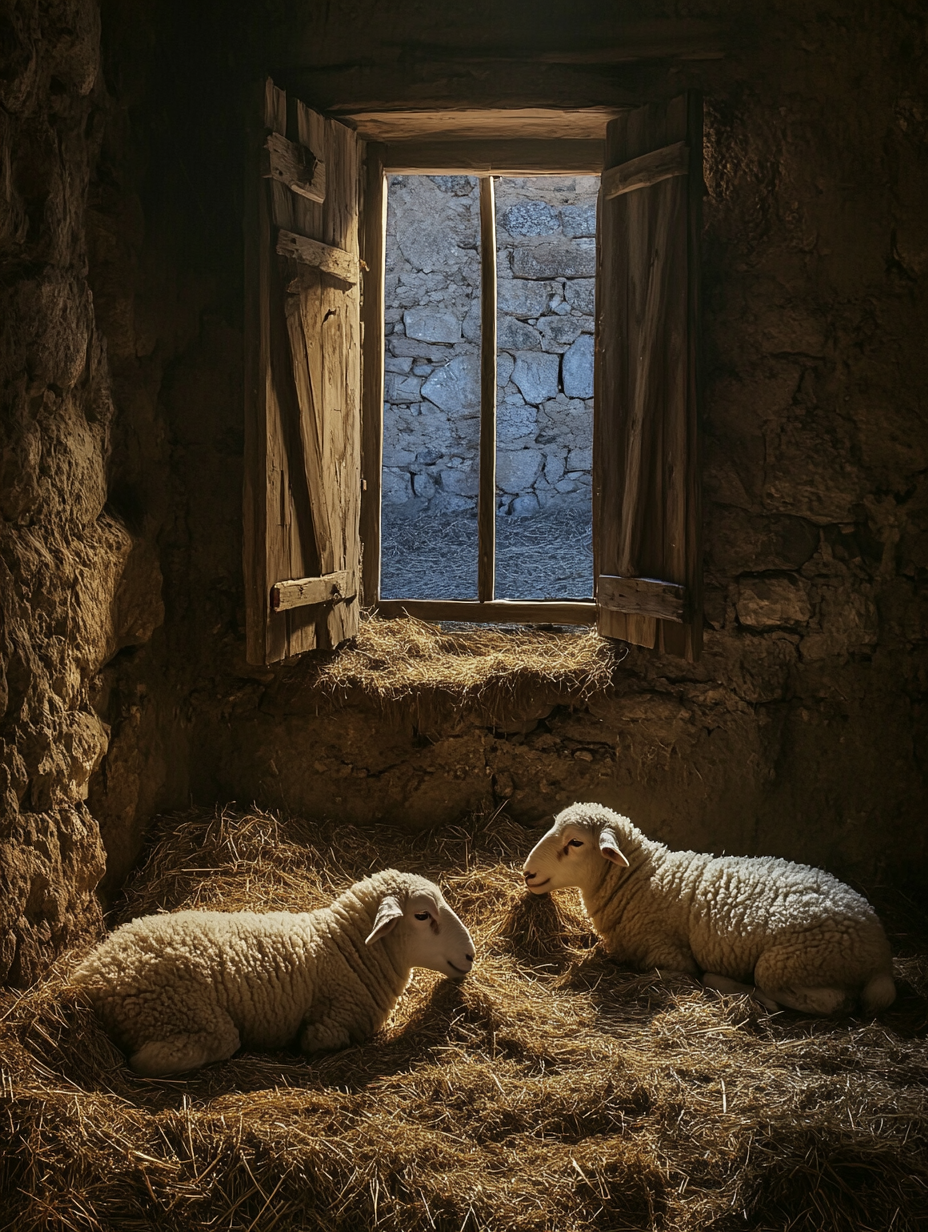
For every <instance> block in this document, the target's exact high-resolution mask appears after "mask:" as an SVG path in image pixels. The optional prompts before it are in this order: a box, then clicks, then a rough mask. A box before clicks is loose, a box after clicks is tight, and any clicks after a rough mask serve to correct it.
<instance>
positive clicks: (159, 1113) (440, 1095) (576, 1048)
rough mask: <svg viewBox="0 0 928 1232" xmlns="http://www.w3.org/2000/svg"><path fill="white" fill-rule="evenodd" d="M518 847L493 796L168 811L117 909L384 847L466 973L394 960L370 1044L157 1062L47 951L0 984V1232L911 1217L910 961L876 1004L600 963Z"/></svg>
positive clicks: (522, 1227) (293, 893) (288, 891)
mask: <svg viewBox="0 0 928 1232" xmlns="http://www.w3.org/2000/svg"><path fill="white" fill-rule="evenodd" d="M530 842H531V836H529V835H527V834H526V833H525V832H524V831H523V830H522V829H521V827H519V826H516V825H514V824H513V823H512V822H509V821H507V820H506V818H505V817H504V816H499V817H496V818H495V819H493V820H492V822H491V821H490V819H489V818H484V819H476V820H475V822H474V824H473V825H472V826H471V827H460V828H458V829H455V830H445V831H442V832H440V833H436V834H434V835H432V836H430V837H428V838H426V839H423V837H422V836H409V835H403V834H400V833H394V832H391V831H388V830H385V829H378V830H377V831H376V832H367V833H365V832H361V831H359V830H355V829H353V828H351V827H346V826H338V827H327V826H325V825H312V824H309V823H307V822H303V821H300V820H298V819H289V820H285V819H282V818H280V817H277V816H274V815H271V814H265V813H258V812H252V813H249V814H244V815H242V814H238V813H234V812H231V811H228V810H226V811H221V812H217V813H216V814H215V815H212V816H210V815H204V814H202V813H196V812H191V813H188V814H185V815H183V816H179V817H178V816H175V817H171V818H164V819H162V820H161V822H160V824H159V826H158V829H157V833H156V835H155V838H154V841H153V843H152V845H151V847H150V851H149V856H148V859H147V861H146V863H145V865H144V867H143V868H142V869H141V870H140V873H139V874H138V876H137V877H136V879H135V880H134V882H133V883H132V885H130V886H129V887H128V890H127V893H126V896H125V898H124V900H123V902H122V903H121V904H120V905H119V909H118V919H119V920H123V919H128V918H131V917H132V916H134V915H138V914H142V913H145V912H150V911H157V910H176V909H179V908H184V907H191V906H195V907H213V908H219V909H224V910H234V909H239V908H244V907H248V908H253V909H258V910H266V909H311V908H313V907H315V906H318V905H320V904H322V903H324V902H328V901H330V899H331V897H332V896H333V894H334V893H335V892H337V891H338V890H339V889H341V888H343V887H344V885H345V884H346V883H347V882H348V881H350V880H352V879H354V878H355V877H357V876H362V875H364V874H366V873H367V872H369V871H370V870H371V869H372V868H374V867H385V866H387V865H397V866H399V867H404V868H409V869H414V870H418V871H421V872H423V873H426V874H427V875H432V876H436V877H437V878H438V879H439V880H440V881H441V883H442V885H443V887H444V889H445V892H446V894H447V895H448V898H449V900H450V901H451V902H452V904H453V905H454V906H455V908H456V909H457V910H458V911H459V912H460V913H461V914H462V916H463V917H464V918H465V919H466V920H467V921H468V924H469V925H470V927H471V931H472V932H473V934H474V937H475V942H476V945H477V951H478V955H479V963H478V966H477V967H476V969H475V972H474V974H473V976H472V977H471V978H470V979H468V980H467V981H466V982H465V983H464V984H463V985H454V984H450V983H448V982H446V981H444V980H441V979H440V978H438V977H437V976H433V975H431V974H429V973H425V972H419V973H417V974H416V976H415V978H414V980H413V982H412V984H411V986H410V988H409V990H408V991H407V993H406V994H405V996H404V997H403V998H402V1000H401V1002H400V1003H399V1005H398V1007H397V1011H396V1013H395V1015H394V1018H393V1020H392V1022H391V1023H390V1024H389V1025H388V1027H387V1029H386V1030H384V1031H383V1032H381V1034H380V1035H379V1036H378V1038H377V1039H375V1040H373V1041H371V1042H370V1043H368V1044H365V1045H364V1046H361V1047H355V1048H350V1049H346V1050H345V1051H343V1052H339V1053H333V1054H330V1055H327V1056H320V1057H317V1058H314V1059H310V1060H307V1059H304V1058H301V1057H300V1056H299V1055H298V1054H296V1053H289V1052H280V1053H275V1054H263V1055H258V1054H247V1053H243V1054H240V1055H239V1056H237V1057H234V1058H233V1059H232V1060H231V1061H229V1062H226V1063H225V1064H222V1065H216V1066H212V1067H209V1068H208V1069H206V1070H203V1071H200V1072H198V1073H196V1074H192V1075H190V1076H188V1077H182V1078H179V1079H175V1080H171V1081H167V1080H162V1081H152V1080H143V1079H139V1078H136V1077H134V1076H133V1075H132V1074H131V1073H130V1072H129V1071H128V1070H127V1069H126V1068H125V1065H124V1063H123V1060H122V1057H121V1055H120V1054H119V1053H118V1052H117V1050H116V1049H115V1048H114V1047H113V1045H112V1044H111V1043H110V1042H109V1040H108V1039H107V1038H106V1036H105V1035H104V1034H103V1033H102V1031H101V1030H100V1028H99V1026H98V1025H97V1023H96V1021H95V1019H94V1017H93V1015H92V1013H91V1012H90V1011H89V1010H88V1009H87V1008H86V1007H85V1006H84V1005H82V1004H81V1003H80V1002H79V1001H78V1000H77V999H76V998H75V997H74V996H73V994H72V993H71V991H70V990H69V987H68V984H67V971H68V970H69V968H70V965H71V963H72V962H73V960H74V959H73V958H72V959H70V960H63V961H62V962H61V963H59V964H58V966H57V968H56V969H55V970H54V971H53V972H52V973H51V974H50V975H49V976H48V978H47V979H45V980H44V981H42V982H41V983H40V984H38V985H36V986H35V987H34V988H32V989H29V990H28V991H27V992H25V993H13V992H10V993H7V994H4V996H3V997H2V999H0V1070H2V1073H3V1079H2V1083H0V1096H2V1108H0V1125H2V1126H3V1129H2V1130H0V1134H2V1135H3V1137H4V1142H5V1145H4V1149H3V1151H2V1154H0V1229H4V1228H8V1229H14V1228H15V1229H16V1232H33V1230H35V1232H38V1229H62V1230H64V1229H76V1230H77V1229H79V1230H80V1232H88V1230H90V1229H106V1230H110V1229H118V1230H119V1232H123V1230H129V1232H131V1230H134V1229H140V1230H141V1229H155V1228H158V1229H164V1230H166V1232H187V1230H188V1229H190V1228H192V1227H208V1228H217V1229H219V1228H222V1229H230V1230H231V1232H266V1230H268V1229H271V1228H273V1229H276V1230H283V1229H301V1230H303V1229H307V1230H315V1229H319V1230H321V1229H326V1230H327V1232H328V1230H330V1229H334V1230H336V1232H338V1230H341V1229H344V1230H345V1232H349V1230H350V1232H357V1230H358V1229H367V1228H375V1227H376V1228H377V1229H378V1230H383V1232H394V1230H395V1232H399V1230H400V1229H402V1230H403V1232H419V1230H420V1229H421V1230H422V1232H461V1229H462V1228H463V1229H464V1230H465V1232H470V1230H471V1229H479V1230H480V1232H553V1229H557V1232H580V1230H581V1229H583V1230H588V1229H597V1228H598V1229H602V1230H604V1232H605V1230H606V1229H610V1230H611V1229H636V1230H637V1232H642V1230H646V1229H653V1230H654V1232H657V1230H667V1232H669V1230H670V1229H673V1230H674V1232H677V1230H679V1232H696V1230H697V1229H699V1230H701V1229H710V1228H711V1229H712V1230H713V1232H726V1230H727V1229H734V1228H746V1229H754V1230H756V1232H761V1230H766V1229H786V1228H790V1229H797V1230H800V1229H801V1230H808V1232H812V1230H813V1229H814V1230H815V1232H822V1230H824V1229H827V1230H828V1232H865V1230H866V1229H871V1228H872V1229H879V1230H880V1232H886V1230H887V1229H889V1228H892V1230H893V1232H915V1230H923V1229H925V1228H926V1226H928V1201H926V1199H928V1081H926V1080H928V1059H926V1052H925V1040H924V1036H925V1000H924V992H925V980H926V975H928V963H926V961H925V958H924V955H918V954H914V955H909V956H907V957H906V958H905V959H904V960H903V961H902V962H901V963H900V964H899V970H900V972H901V973H902V996H901V998H900V1007H899V1009H898V1011H893V1012H891V1013H888V1014H885V1015H883V1016H882V1017H881V1019H880V1020H878V1021H876V1022H866V1021H854V1020H851V1021H844V1022H813V1021H809V1020H803V1019H800V1018H798V1017H796V1016H794V1015H793V1016H790V1015H778V1016H774V1017H770V1016H768V1015H767V1014H765V1013H764V1012H763V1011H761V1010H760V1009H758V1008H757V1007H756V1006H755V1005H754V1004H753V1003H750V1002H746V1001H744V1000H743V999H740V998H717V997H709V996H707V995H706V994H704V993H703V992H701V991H700V990H699V989H698V988H696V987H695V986H694V985H693V984H692V982H690V981H688V980H685V979H681V980H677V981H662V980H660V979H659V978H658V977H657V976H656V975H655V974H644V975H642V974H635V973H632V972H629V971H627V970H624V969H622V968H621V967H620V966H618V965H617V964H615V963H613V962H611V961H610V960H609V959H608V958H607V957H606V956H605V955H604V953H603V951H602V949H601V947H600V946H599V945H598V944H597V943H596V941H595V938H594V937H593V936H592V934H591V932H590V927H589V922H588V920H587V919H586V917H585V915H584V913H583V911H582V908H581V906H580V903H579V901H578V900H577V899H576V898H574V897H573V896H571V895H563V896H560V897H552V898H541V899H527V898H526V897H525V896H524V894H523V892H522V891H521V890H520V887H519V884H518V878H517V876H516V874H515V871H514V868H513V865H516V866H518V864H519V863H521V859H522V856H523V854H524V852H525V850H526V849H527V847H528V845H529V844H530ZM74 957H75V958H76V956H74Z"/></svg>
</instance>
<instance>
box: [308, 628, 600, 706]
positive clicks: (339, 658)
mask: <svg viewBox="0 0 928 1232" xmlns="http://www.w3.org/2000/svg"><path fill="white" fill-rule="evenodd" d="M622 653H623V652H621V651H617V650H616V649H615V643H613V642H611V641H609V640H608V639H606V638H602V637H600V636H599V635H598V634H597V633H594V632H591V631H588V630H584V631H582V632H575V633H573V634H572V635H568V636H565V634H564V632H563V630H561V631H552V630H546V629H537V628H524V627H520V626H515V627H512V628H508V629H507V628H500V627H499V626H494V627H484V626H477V625H473V626H470V627H468V628H460V627H458V628H451V627H448V626H445V627H442V626H440V625H435V624H430V623H429V622H427V621H424V620H418V619H416V618H415V617H410V616H407V617H403V618H400V619H397V620H382V619H380V618H379V617H377V616H369V617H368V618H366V619H364V620H362V621H361V627H360V629H359V631H358V635H357V637H356V638H354V639H353V640H352V641H351V642H349V643H348V644H347V646H344V647H342V648H341V649H340V650H339V651H338V653H337V654H333V655H331V656H329V658H328V660H327V661H325V662H324V663H323V664H322V666H321V667H318V666H316V665H315V664H314V665H313V667H312V671H313V680H312V683H313V686H314V687H315V688H321V689H323V690H324V691H326V692H328V693H330V694H333V695H339V694H344V693H350V692H353V691H358V692H361V693H363V694H365V695H366V696H368V697H370V698H373V699H376V700H378V701H381V702H388V701H390V702H395V701H401V700H403V699H407V698H415V699H416V701H417V705H418V704H421V703H422V700H423V699H426V700H428V699H429V697H430V695H437V696H438V697H440V698H442V699H444V700H445V701H448V702H450V703H451V704H452V705H453V706H455V707H460V705H461V704H462V703H464V702H470V703H472V704H477V705H481V706H484V707H488V708H490V709H492V710H500V711H505V710H507V709H508V708H511V706H512V704H513V703H514V702H515V703H518V702H519V701H528V702H530V701H531V700H532V699H533V698H535V697H537V696H538V695H539V694H540V693H545V694H549V693H550V692H551V691H552V690H554V691H555V692H556V693H563V694H564V695H565V697H566V696H569V697H570V698H571V699H572V700H574V701H577V700H582V699H583V698H585V697H589V696H591V695H593V694H594V693H601V692H602V691H603V690H604V689H607V688H608V687H609V686H610V685H611V683H612V672H613V669H614V667H615V665H616V662H617V661H618V659H620V658H621V656H622ZM297 676H299V673H297ZM552 700H554V698H552Z"/></svg>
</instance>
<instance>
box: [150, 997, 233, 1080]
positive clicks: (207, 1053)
mask: <svg viewBox="0 0 928 1232" xmlns="http://www.w3.org/2000/svg"><path fill="white" fill-rule="evenodd" d="M220 1015H221V1017H220ZM222 1019H225V1021H222ZM240 1044H241V1039H240V1038H239V1033H238V1029H237V1027H236V1026H235V1024H234V1023H233V1021H232V1019H231V1018H229V1016H228V1015H227V1014H224V1013H222V1012H221V1011H217V1014H216V1020H215V1022H214V1023H213V1024H212V1025H211V1027H210V1029H209V1030H207V1031H189V1032H185V1033H184V1034H181V1035H170V1036H167V1037H166V1038H164V1039H159V1040H149V1041H148V1042H147V1043H145V1044H143V1045H142V1046H141V1048H139V1049H138V1050H137V1051H136V1052H134V1053H132V1055H131V1056H130V1057H129V1068H130V1069H132V1070H134V1071H135V1072H136V1073H137V1074H139V1075H140V1076H141V1077H142V1078H165V1077H167V1075H168V1074H182V1073H184V1072H185V1071H186V1070H189V1069H198V1068H199V1067H200V1066H201V1065H209V1064H210V1063H211V1062H213V1061H227V1060H228V1059H229V1057H231V1056H232V1054H233V1053H234V1052H236V1051H237V1050H238V1048H239V1046H240Z"/></svg>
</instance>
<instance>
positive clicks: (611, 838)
mask: <svg viewBox="0 0 928 1232" xmlns="http://www.w3.org/2000/svg"><path fill="white" fill-rule="evenodd" d="M599 850H600V851H601V852H602V854H603V856H604V858H605V859H607V860H611V861H612V863H613V864H618V865H620V866H621V867H622V868H628V861H627V860H626V859H625V857H624V856H623V855H622V851H621V849H620V847H619V840H618V839H617V838H616V836H615V830H613V828H612V827H611V826H603V830H602V833H601V834H600V836H599Z"/></svg>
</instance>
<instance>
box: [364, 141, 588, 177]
mask: <svg viewBox="0 0 928 1232" xmlns="http://www.w3.org/2000/svg"><path fill="white" fill-rule="evenodd" d="M604 158H605V143H604V142H602V141H595V140H588V139H585V138H578V139H571V138H569V137H568V138H557V139H554V140H545V139H538V138H531V137H529V138H513V139H509V138H503V139H499V140H492V139H491V140H485V139H482V138H481V139H478V140H463V141H391V142H390V143H389V145H388V146H387V152H386V156H385V160H384V161H385V170H386V171H387V172H388V173H389V174H391V175H394V174H399V175H404V174H415V175H440V174H447V173H449V172H454V173H455V174H460V175H554V174H558V173H563V174H568V175H599V174H600V172H601V171H602V169H603V161H604Z"/></svg>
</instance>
